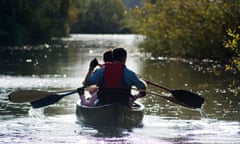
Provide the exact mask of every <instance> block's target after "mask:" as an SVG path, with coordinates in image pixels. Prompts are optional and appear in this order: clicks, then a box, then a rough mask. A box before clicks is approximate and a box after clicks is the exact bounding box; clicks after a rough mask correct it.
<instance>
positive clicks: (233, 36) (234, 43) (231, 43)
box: [224, 26, 240, 95]
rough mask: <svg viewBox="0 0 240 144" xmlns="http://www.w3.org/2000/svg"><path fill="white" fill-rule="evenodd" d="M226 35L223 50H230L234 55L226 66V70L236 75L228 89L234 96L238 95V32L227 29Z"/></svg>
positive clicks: (239, 65) (239, 61)
mask: <svg viewBox="0 0 240 144" xmlns="http://www.w3.org/2000/svg"><path fill="white" fill-rule="evenodd" d="M238 30H240V26H238ZM227 35H228V36H229V37H228V39H227V40H226V41H225V43H224V46H225V48H228V49H231V51H233V53H234V55H233V56H232V58H231V60H230V64H228V65H226V70H227V71H231V72H233V73H236V76H235V80H234V81H233V82H232V83H231V84H230V87H231V88H233V92H234V94H235V95H238V91H239V90H240V76H239V72H240V35H239V31H238V32H237V30H232V29H228V30H227Z"/></svg>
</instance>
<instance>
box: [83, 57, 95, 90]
mask: <svg viewBox="0 0 240 144" xmlns="http://www.w3.org/2000/svg"><path fill="white" fill-rule="evenodd" d="M97 65H98V60H97V59H96V58H95V59H93V60H92V61H91V62H90V65H89V69H88V72H87V74H86V76H85V79H84V81H83V85H84V86H87V85H89V81H88V78H89V77H90V76H91V75H92V74H93V71H94V68H95V67H96V66H97Z"/></svg>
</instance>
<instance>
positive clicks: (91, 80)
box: [85, 47, 146, 107]
mask: <svg viewBox="0 0 240 144" xmlns="http://www.w3.org/2000/svg"><path fill="white" fill-rule="evenodd" d="M126 59H127V51H126V50H125V49H124V48H122V47H117V48H114V49H113V62H112V63H106V64H105V66H104V67H101V68H100V69H99V70H98V71H96V72H95V73H93V74H92V75H90V76H89V77H88V79H86V81H85V84H86V85H94V84H96V85H98V86H99V91H98V94H97V95H98V98H99V100H100V104H101V105H105V104H112V103H119V104H121V105H123V106H127V107H130V99H131V97H132V95H131V87H132V86H135V87H137V88H138V89H139V90H141V91H140V92H139V94H138V95H136V96H135V97H134V98H133V100H135V99H136V98H139V97H143V96H145V95H146V93H145V89H146V84H145V83H144V82H143V81H141V80H140V79H139V78H138V77H137V75H136V74H135V72H133V71H132V70H130V69H128V68H127V67H126V66H125V63H126ZM92 71H93V68H91V65H90V68H89V72H88V73H92Z"/></svg>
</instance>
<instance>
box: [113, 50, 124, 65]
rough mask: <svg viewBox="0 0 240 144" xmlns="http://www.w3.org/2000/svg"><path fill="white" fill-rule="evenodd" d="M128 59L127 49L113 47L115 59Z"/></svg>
mask: <svg viewBox="0 0 240 144" xmlns="http://www.w3.org/2000/svg"><path fill="white" fill-rule="evenodd" d="M126 59H127V51H126V50H125V49H124V48H122V47H116V48H114V49H113V61H118V62H122V63H125V62H126Z"/></svg>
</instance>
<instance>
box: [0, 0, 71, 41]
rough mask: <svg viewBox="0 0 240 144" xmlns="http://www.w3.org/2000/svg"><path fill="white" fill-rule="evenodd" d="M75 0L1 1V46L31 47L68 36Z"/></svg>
mask: <svg viewBox="0 0 240 144" xmlns="http://www.w3.org/2000/svg"><path fill="white" fill-rule="evenodd" d="M73 2H74V0H1V1H0V16H1V23H0V39H1V42H0V43H1V44H5V45H9V44H10V45H15V44H31V43H40V42H42V41H45V40H50V39H51V38H52V37H55V36H65V35H66V34H67V33H68V29H69V24H70V22H71V18H72V17H71V16H70V13H71V14H72V11H73V10H74V9H73V10H72V9H70V8H73V6H72V5H73V4H74V3H73Z"/></svg>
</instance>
